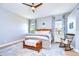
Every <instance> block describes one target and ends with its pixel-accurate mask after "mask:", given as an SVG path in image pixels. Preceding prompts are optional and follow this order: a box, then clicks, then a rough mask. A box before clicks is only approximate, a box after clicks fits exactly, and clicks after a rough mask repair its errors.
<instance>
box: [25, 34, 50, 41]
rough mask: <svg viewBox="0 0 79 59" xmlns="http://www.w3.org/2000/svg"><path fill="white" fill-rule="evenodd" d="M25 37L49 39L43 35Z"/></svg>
mask: <svg viewBox="0 0 79 59" xmlns="http://www.w3.org/2000/svg"><path fill="white" fill-rule="evenodd" d="M26 38H32V39H33V38H35V39H44V40H49V38H48V37H45V36H30V35H29V36H26Z"/></svg>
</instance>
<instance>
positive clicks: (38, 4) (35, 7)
mask: <svg viewBox="0 0 79 59" xmlns="http://www.w3.org/2000/svg"><path fill="white" fill-rule="evenodd" d="M42 4H43V3H40V4H38V5H36V6H34V7H35V8H37V7H39V6H41V5H42Z"/></svg>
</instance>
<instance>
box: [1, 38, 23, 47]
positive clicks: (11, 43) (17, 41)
mask: <svg viewBox="0 0 79 59" xmlns="http://www.w3.org/2000/svg"><path fill="white" fill-rule="evenodd" d="M23 40H24V39H20V40H16V41H12V42H9V43H5V44H2V45H0V48H3V47H7V46H10V45H14V44H16V43H19V42H22V41H23Z"/></svg>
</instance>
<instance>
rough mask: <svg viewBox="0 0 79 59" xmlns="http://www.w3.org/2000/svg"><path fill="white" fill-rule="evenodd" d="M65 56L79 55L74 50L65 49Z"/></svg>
mask: <svg viewBox="0 0 79 59" xmlns="http://www.w3.org/2000/svg"><path fill="white" fill-rule="evenodd" d="M65 55H66V56H79V53H77V52H75V51H74V50H71V51H65Z"/></svg>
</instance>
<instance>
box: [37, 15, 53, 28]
mask: <svg viewBox="0 0 79 59" xmlns="http://www.w3.org/2000/svg"><path fill="white" fill-rule="evenodd" d="M43 23H45V25H43ZM51 28H52V16H51V17H46V18H40V19H37V29H51Z"/></svg>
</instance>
